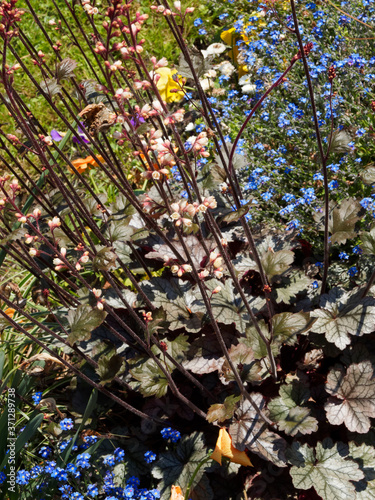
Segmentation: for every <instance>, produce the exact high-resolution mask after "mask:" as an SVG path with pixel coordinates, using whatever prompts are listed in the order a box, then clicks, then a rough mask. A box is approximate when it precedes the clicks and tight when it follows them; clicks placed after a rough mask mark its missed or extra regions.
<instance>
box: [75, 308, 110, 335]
mask: <svg viewBox="0 0 375 500" xmlns="http://www.w3.org/2000/svg"><path fill="white" fill-rule="evenodd" d="M106 316H107V313H106V312H105V311H99V309H97V308H94V309H93V308H92V307H91V306H89V305H88V304H84V305H80V306H78V307H77V309H70V310H69V312H68V321H69V325H70V331H71V333H70V334H69V337H68V341H69V343H70V344H75V343H76V342H80V341H82V340H89V338H90V336H91V332H92V331H93V330H94V329H95V328H97V327H98V326H99V325H101V324H102V323H103V321H104V319H105V317H106Z"/></svg>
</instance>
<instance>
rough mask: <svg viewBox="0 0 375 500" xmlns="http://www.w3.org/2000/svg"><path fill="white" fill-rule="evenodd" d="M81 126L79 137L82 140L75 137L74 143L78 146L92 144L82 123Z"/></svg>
mask: <svg viewBox="0 0 375 500" xmlns="http://www.w3.org/2000/svg"><path fill="white" fill-rule="evenodd" d="M81 125H82V127H80V126H79V125H78V135H79V137H80V138H79V139H78V137H73V142H75V143H76V144H83V143H85V144H90V141H89V140H88V139H87V136H86V133H85V129H84V128H83V123H81Z"/></svg>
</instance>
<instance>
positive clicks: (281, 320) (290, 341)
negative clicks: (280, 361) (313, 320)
mask: <svg viewBox="0 0 375 500" xmlns="http://www.w3.org/2000/svg"><path fill="white" fill-rule="evenodd" d="M309 324H310V314H309V313H303V312H298V313H291V312H284V313H280V314H275V315H274V316H273V317H272V326H273V337H274V338H273V342H275V343H277V344H278V345H282V344H287V345H294V344H295V343H296V341H297V336H298V335H301V334H302V333H304V332H306V331H307V329H308V326H309Z"/></svg>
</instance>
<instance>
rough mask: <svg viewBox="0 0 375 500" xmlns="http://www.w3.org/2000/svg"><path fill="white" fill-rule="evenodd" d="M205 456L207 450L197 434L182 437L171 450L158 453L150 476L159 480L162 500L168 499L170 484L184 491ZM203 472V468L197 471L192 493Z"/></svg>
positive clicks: (200, 436)
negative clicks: (157, 458) (176, 485)
mask: <svg viewBox="0 0 375 500" xmlns="http://www.w3.org/2000/svg"><path fill="white" fill-rule="evenodd" d="M206 454H207V450H206V448H205V446H204V442H203V435H202V433H198V432H195V433H194V434H191V435H190V436H183V437H182V439H181V441H180V442H179V443H178V444H177V445H176V446H175V447H173V449H171V450H169V451H166V452H164V453H160V455H159V460H158V462H157V464H156V466H155V467H154V468H153V469H152V475H153V477H154V478H156V479H159V480H160V482H159V483H158V488H159V489H160V490H161V499H162V500H163V499H165V500H167V499H169V498H170V489H171V485H172V484H178V485H179V486H180V487H181V489H182V491H186V487H187V486H188V484H189V481H190V480H191V478H192V475H193V473H194V471H195V469H196V468H197V465H198V464H199V462H201V461H202V460H203V459H204V457H205V456H206ZM206 467H207V466H206ZM204 471H205V466H203V467H202V468H200V469H199V471H198V473H197V475H196V477H195V479H194V482H193V491H194V486H195V485H196V484H197V483H198V482H199V481H200V480H201V478H202V476H203V474H204ZM201 500H203V499H201ZM207 500H209V499H207Z"/></svg>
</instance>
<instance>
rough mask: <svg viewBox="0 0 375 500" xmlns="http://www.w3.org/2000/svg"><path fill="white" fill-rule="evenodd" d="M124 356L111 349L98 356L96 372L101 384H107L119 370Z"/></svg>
mask: <svg viewBox="0 0 375 500" xmlns="http://www.w3.org/2000/svg"><path fill="white" fill-rule="evenodd" d="M123 362H124V358H123V357H122V356H120V355H119V354H116V351H114V350H112V351H111V352H109V353H108V354H106V355H104V356H100V358H99V359H98V367H97V368H96V370H95V371H96V373H97V374H98V375H99V377H100V383H101V384H108V383H110V382H112V380H113V379H114V377H115V376H116V375H117V374H118V372H119V371H120V370H121V367H122V365H123Z"/></svg>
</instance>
